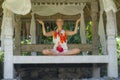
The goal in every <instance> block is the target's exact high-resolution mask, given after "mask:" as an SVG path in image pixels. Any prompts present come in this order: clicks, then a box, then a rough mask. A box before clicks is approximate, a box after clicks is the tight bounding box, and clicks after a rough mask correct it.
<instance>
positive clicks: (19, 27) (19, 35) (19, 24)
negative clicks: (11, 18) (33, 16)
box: [14, 15, 21, 55]
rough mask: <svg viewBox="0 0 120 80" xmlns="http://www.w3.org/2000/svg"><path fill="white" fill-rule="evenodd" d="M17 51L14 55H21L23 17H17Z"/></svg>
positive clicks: (15, 50)
mask: <svg viewBox="0 0 120 80" xmlns="http://www.w3.org/2000/svg"><path fill="white" fill-rule="evenodd" d="M14 24H15V25H14V27H15V49H14V54H15V55H20V42H21V16H20V15H15V23H14Z"/></svg>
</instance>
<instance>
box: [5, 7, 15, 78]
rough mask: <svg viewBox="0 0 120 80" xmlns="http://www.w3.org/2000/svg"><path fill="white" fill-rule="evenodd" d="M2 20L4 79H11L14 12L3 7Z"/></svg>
mask: <svg viewBox="0 0 120 80" xmlns="http://www.w3.org/2000/svg"><path fill="white" fill-rule="evenodd" d="M3 10H4V14H3V18H4V19H3V20H4V26H3V27H4V31H5V33H4V36H5V37H4V79H5V80H13V78H14V76H13V75H14V74H13V71H14V69H13V25H12V20H13V16H14V14H13V13H12V12H11V11H9V10H8V9H6V8H5V9H3Z"/></svg>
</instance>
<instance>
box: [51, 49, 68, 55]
mask: <svg viewBox="0 0 120 80" xmlns="http://www.w3.org/2000/svg"><path fill="white" fill-rule="evenodd" d="M51 50H52V51H53V52H54V53H55V54H64V53H66V52H67V51H68V49H64V51H63V52H59V51H57V50H56V49H51Z"/></svg>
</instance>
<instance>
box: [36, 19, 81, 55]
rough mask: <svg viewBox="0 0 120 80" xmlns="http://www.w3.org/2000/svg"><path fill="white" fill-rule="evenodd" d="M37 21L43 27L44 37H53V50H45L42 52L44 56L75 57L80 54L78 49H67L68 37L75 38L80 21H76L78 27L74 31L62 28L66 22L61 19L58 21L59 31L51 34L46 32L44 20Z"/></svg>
mask: <svg viewBox="0 0 120 80" xmlns="http://www.w3.org/2000/svg"><path fill="white" fill-rule="evenodd" d="M37 21H38V22H39V23H40V24H41V25H42V31H43V35H44V36H46V37H50V36H53V43H54V47H53V49H44V50H43V51H42V53H43V54H44V55H75V54H78V53H80V49H77V48H76V49H71V50H68V47H67V36H73V35H75V34H76V33H77V32H78V24H79V22H80V19H78V20H77V21H76V26H75V29H74V31H69V30H66V31H65V30H63V28H62V27H63V22H64V21H63V20H62V19H60V18H59V19H57V20H56V24H57V30H56V31H50V32H46V30H45V25H44V22H43V21H42V20H37Z"/></svg>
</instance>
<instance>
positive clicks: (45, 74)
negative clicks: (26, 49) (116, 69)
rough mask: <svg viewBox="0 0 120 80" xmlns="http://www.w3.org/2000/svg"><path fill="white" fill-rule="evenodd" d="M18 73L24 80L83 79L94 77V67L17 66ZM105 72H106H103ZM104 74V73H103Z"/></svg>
mask: <svg viewBox="0 0 120 80" xmlns="http://www.w3.org/2000/svg"><path fill="white" fill-rule="evenodd" d="M16 71H17V73H18V75H19V76H20V77H21V78H22V80H57V79H68V80H72V79H81V78H91V77H92V65H87V66H79V65H77V66H76V65H74V66H59V65H57V66H56V65H52V66H50V65H46V66H40V65H36V66H31V67H30V66H29V65H27V66H24V67H23V66H17V67H16ZM103 71H105V70H103ZM103 71H102V72H103ZM103 73H104V72H103Z"/></svg>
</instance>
